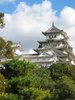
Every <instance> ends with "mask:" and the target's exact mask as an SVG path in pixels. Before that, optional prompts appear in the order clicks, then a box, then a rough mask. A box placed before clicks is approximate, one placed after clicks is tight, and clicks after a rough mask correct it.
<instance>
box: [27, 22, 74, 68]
mask: <svg viewBox="0 0 75 100" xmlns="http://www.w3.org/2000/svg"><path fill="white" fill-rule="evenodd" d="M42 34H43V35H44V36H45V37H46V38H45V40H42V41H38V43H39V46H38V48H37V49H34V51H36V53H37V54H36V55H32V56H26V58H27V59H29V61H31V62H35V63H36V64H38V65H40V66H50V65H51V64H53V63H56V62H69V63H71V62H73V61H74V54H73V53H72V47H71V46H70V45H69V44H68V39H69V38H68V36H67V33H66V32H64V31H63V30H60V29H58V28H57V27H55V25H54V23H52V26H51V28H49V29H48V30H47V31H45V32H42Z"/></svg>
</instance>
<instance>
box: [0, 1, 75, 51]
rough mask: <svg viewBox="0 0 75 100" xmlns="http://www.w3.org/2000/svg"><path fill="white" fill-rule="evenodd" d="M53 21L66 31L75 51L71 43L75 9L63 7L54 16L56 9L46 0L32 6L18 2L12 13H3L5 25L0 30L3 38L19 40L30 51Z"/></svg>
mask: <svg viewBox="0 0 75 100" xmlns="http://www.w3.org/2000/svg"><path fill="white" fill-rule="evenodd" d="M53 21H54V22H55V23H56V26H57V27H59V28H60V29H61V28H63V29H64V30H65V31H66V32H68V35H69V37H70V44H72V46H73V48H74V51H75V46H74V45H73V44H75V34H74V33H75V28H74V27H75V9H73V8H71V7H65V8H63V10H62V11H61V12H60V14H59V16H56V11H55V10H53V9H52V4H51V2H50V1H48V0H45V1H43V2H42V3H41V4H33V5H32V6H28V5H27V4H26V3H25V2H20V4H18V6H17V7H16V10H15V12H14V13H13V14H5V23H6V26H5V28H4V29H2V30H0V31H1V35H2V36H3V37H4V38H5V39H9V40H13V41H16V42H17V41H18V42H19V41H20V42H21V43H22V46H23V47H24V48H25V49H27V50H28V52H30V51H31V52H32V50H31V48H36V47H38V43H37V40H42V39H43V38H44V36H43V35H42V33H41V31H45V30H47V29H48V28H49V27H51V23H52V22H53ZM26 52H27V51H26Z"/></svg>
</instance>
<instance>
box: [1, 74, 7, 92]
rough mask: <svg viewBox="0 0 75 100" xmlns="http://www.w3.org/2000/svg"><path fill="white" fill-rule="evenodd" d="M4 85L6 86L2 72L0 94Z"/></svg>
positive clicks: (3, 89)
mask: <svg viewBox="0 0 75 100" xmlns="http://www.w3.org/2000/svg"><path fill="white" fill-rule="evenodd" d="M5 86H6V83H5V78H4V76H3V75H2V74H0V94H2V93H4V91H5Z"/></svg>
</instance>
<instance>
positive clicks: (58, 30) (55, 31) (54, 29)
mask: <svg viewBox="0 0 75 100" xmlns="http://www.w3.org/2000/svg"><path fill="white" fill-rule="evenodd" d="M60 31H61V30H60V29H58V28H57V27H55V26H54V23H52V27H51V28H49V29H48V30H47V31H45V32H42V33H44V34H45V33H58V32H60Z"/></svg>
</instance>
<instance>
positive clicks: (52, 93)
mask: <svg viewBox="0 0 75 100" xmlns="http://www.w3.org/2000/svg"><path fill="white" fill-rule="evenodd" d="M3 65H4V67H5V70H3V71H2V72H1V73H2V74H3V75H4V77H5V79H6V88H5V93H4V94H3V96H1V99H2V100H12V98H11V97H13V98H14V100H19V99H20V100H74V99H75V66H72V65H70V64H66V63H57V64H53V65H52V66H50V68H47V67H43V68H42V67H40V68H39V67H38V66H36V65H35V64H33V63H30V62H27V61H21V60H18V59H13V60H11V61H8V62H5V63H3Z"/></svg>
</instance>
